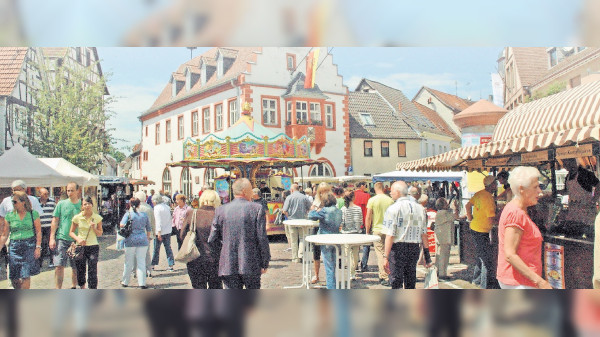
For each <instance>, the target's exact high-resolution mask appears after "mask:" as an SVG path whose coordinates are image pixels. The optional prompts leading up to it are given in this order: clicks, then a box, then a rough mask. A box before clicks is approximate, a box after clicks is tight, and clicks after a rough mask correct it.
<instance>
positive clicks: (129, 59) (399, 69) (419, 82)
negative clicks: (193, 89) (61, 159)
mask: <svg viewBox="0 0 600 337" xmlns="http://www.w3.org/2000/svg"><path fill="white" fill-rule="evenodd" d="M208 49H209V48H198V49H196V50H194V51H193V55H194V56H197V55H200V53H202V52H204V51H206V50H208ZM501 51H502V47H461V48H426V47H414V48H408V47H405V48H403V47H397V48H396V47H387V48H385V47H379V48H377V47H373V48H368V47H360V48H342V47H334V48H333V49H332V50H331V53H332V54H333V60H334V63H336V64H337V65H338V70H339V73H340V74H341V75H342V76H343V78H344V84H345V85H347V86H348V88H349V90H350V91H353V90H354V89H355V88H356V86H357V85H358V83H359V82H360V80H361V79H362V78H368V79H371V80H375V81H378V82H381V83H383V84H386V85H388V86H391V87H393V88H396V89H400V90H402V92H403V93H404V94H405V95H406V96H407V97H408V98H409V99H412V98H413V97H414V95H415V94H416V93H417V92H418V90H419V89H420V88H421V87H422V86H428V87H431V88H433V89H436V90H440V91H443V92H447V93H450V94H456V93H457V92H458V96H460V97H463V98H469V97H470V98H471V99H472V100H475V101H477V100H479V99H480V98H483V99H486V98H487V97H488V95H491V93H492V86H491V73H492V72H495V71H496V60H497V58H498V54H499V53H500V52H501ZM98 55H99V57H100V59H101V65H102V69H103V71H104V72H105V73H107V74H108V80H109V82H108V90H109V91H110V94H111V95H112V96H113V97H114V98H115V99H116V102H115V103H113V104H112V105H111V107H110V109H111V110H112V111H113V112H114V113H115V117H113V118H112V119H111V121H110V123H109V127H112V128H115V131H114V132H113V136H114V137H115V138H117V139H119V141H118V142H117V144H116V145H117V148H119V149H120V150H121V151H123V152H124V153H125V154H129V153H130V152H131V148H132V147H133V145H135V144H136V143H138V142H139V141H140V140H141V124H140V122H139V120H138V116H140V115H141V114H142V113H143V112H144V111H146V110H147V109H148V108H149V107H150V106H151V105H152V103H154V101H155V100H156V98H157V97H158V95H159V94H160V92H161V91H162V90H163V88H164V86H165V85H166V84H167V82H168V81H169V77H170V76H171V73H172V72H174V71H175V70H177V68H178V67H179V65H180V64H182V63H183V62H185V61H187V60H189V58H190V51H189V50H188V49H186V48H184V47H180V48H131V47H129V48H125V47H111V48H98ZM317 83H318V72H317Z"/></svg>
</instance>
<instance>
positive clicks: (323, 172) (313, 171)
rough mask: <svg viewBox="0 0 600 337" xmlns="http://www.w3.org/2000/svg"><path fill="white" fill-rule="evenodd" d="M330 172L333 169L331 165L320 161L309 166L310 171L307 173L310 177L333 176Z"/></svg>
mask: <svg viewBox="0 0 600 337" xmlns="http://www.w3.org/2000/svg"><path fill="white" fill-rule="evenodd" d="M332 172H333V170H332V169H331V166H329V164H327V163H322V164H318V165H313V166H312V167H311V168H310V172H309V173H308V175H309V176H310V177H331V176H333V174H332Z"/></svg>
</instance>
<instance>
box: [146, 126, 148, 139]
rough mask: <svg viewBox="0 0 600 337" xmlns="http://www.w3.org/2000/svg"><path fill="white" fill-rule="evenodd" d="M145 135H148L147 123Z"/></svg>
mask: <svg viewBox="0 0 600 337" xmlns="http://www.w3.org/2000/svg"><path fill="white" fill-rule="evenodd" d="M146 137H148V125H146Z"/></svg>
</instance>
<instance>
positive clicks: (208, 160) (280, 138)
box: [167, 104, 320, 235]
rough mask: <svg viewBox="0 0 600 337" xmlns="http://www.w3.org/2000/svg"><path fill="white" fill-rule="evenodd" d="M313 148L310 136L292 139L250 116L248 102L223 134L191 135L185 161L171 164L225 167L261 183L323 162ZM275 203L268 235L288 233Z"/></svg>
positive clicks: (184, 155)
mask: <svg viewBox="0 0 600 337" xmlns="http://www.w3.org/2000/svg"><path fill="white" fill-rule="evenodd" d="M310 149H311V145H310V140H309V139H308V138H307V137H306V136H303V137H301V138H299V139H297V138H290V137H288V136H287V135H285V134H283V133H279V134H276V133H274V132H273V131H271V130H270V129H269V128H266V127H264V126H262V125H261V124H260V123H256V122H255V121H254V119H253V118H252V116H251V115H250V105H249V104H244V106H243V112H242V115H241V117H240V119H239V120H238V121H237V122H236V123H235V124H234V125H233V126H231V127H230V128H229V129H227V130H225V131H223V132H221V133H219V135H216V134H209V135H208V136H206V137H204V138H203V139H192V138H187V139H186V140H185V141H184V143H183V160H182V161H179V162H174V163H169V164H167V165H168V166H172V167H189V168H223V169H226V170H227V171H229V172H233V171H235V172H237V174H238V176H239V177H244V178H248V179H249V180H250V181H251V182H252V184H253V185H254V186H257V183H258V180H257V177H260V178H261V179H262V178H268V177H270V176H272V175H274V174H275V173H276V172H277V171H278V170H280V169H284V168H286V169H291V168H294V167H301V166H304V165H314V164H318V163H320V162H319V161H318V160H313V159H311V158H310ZM292 172H293V170H292ZM267 181H268V180H267ZM228 187H229V185H228ZM273 198H274V194H273V195H272V196H269V198H268V199H267V201H268V202H271V203H272V202H275V203H279V201H277V200H273ZM272 205H273V207H269V214H267V218H268V219H269V220H271V221H270V222H269V223H268V224H267V234H269V235H272V234H282V233H284V232H285V231H284V228H283V225H275V224H274V223H273V222H272V221H273V220H274V219H275V215H274V214H273V213H272V212H274V211H275V210H276V209H277V207H275V205H274V204H272Z"/></svg>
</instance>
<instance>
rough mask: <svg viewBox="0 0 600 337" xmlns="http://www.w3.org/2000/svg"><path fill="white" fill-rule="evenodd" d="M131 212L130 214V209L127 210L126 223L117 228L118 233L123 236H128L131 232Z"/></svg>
mask: <svg viewBox="0 0 600 337" xmlns="http://www.w3.org/2000/svg"><path fill="white" fill-rule="evenodd" d="M132 222H133V214H131V211H130V212H129V217H128V219H127V223H125V226H123V227H121V228H119V235H120V236H122V237H124V238H128V237H129V235H131V232H132V231H133V223H132Z"/></svg>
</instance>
